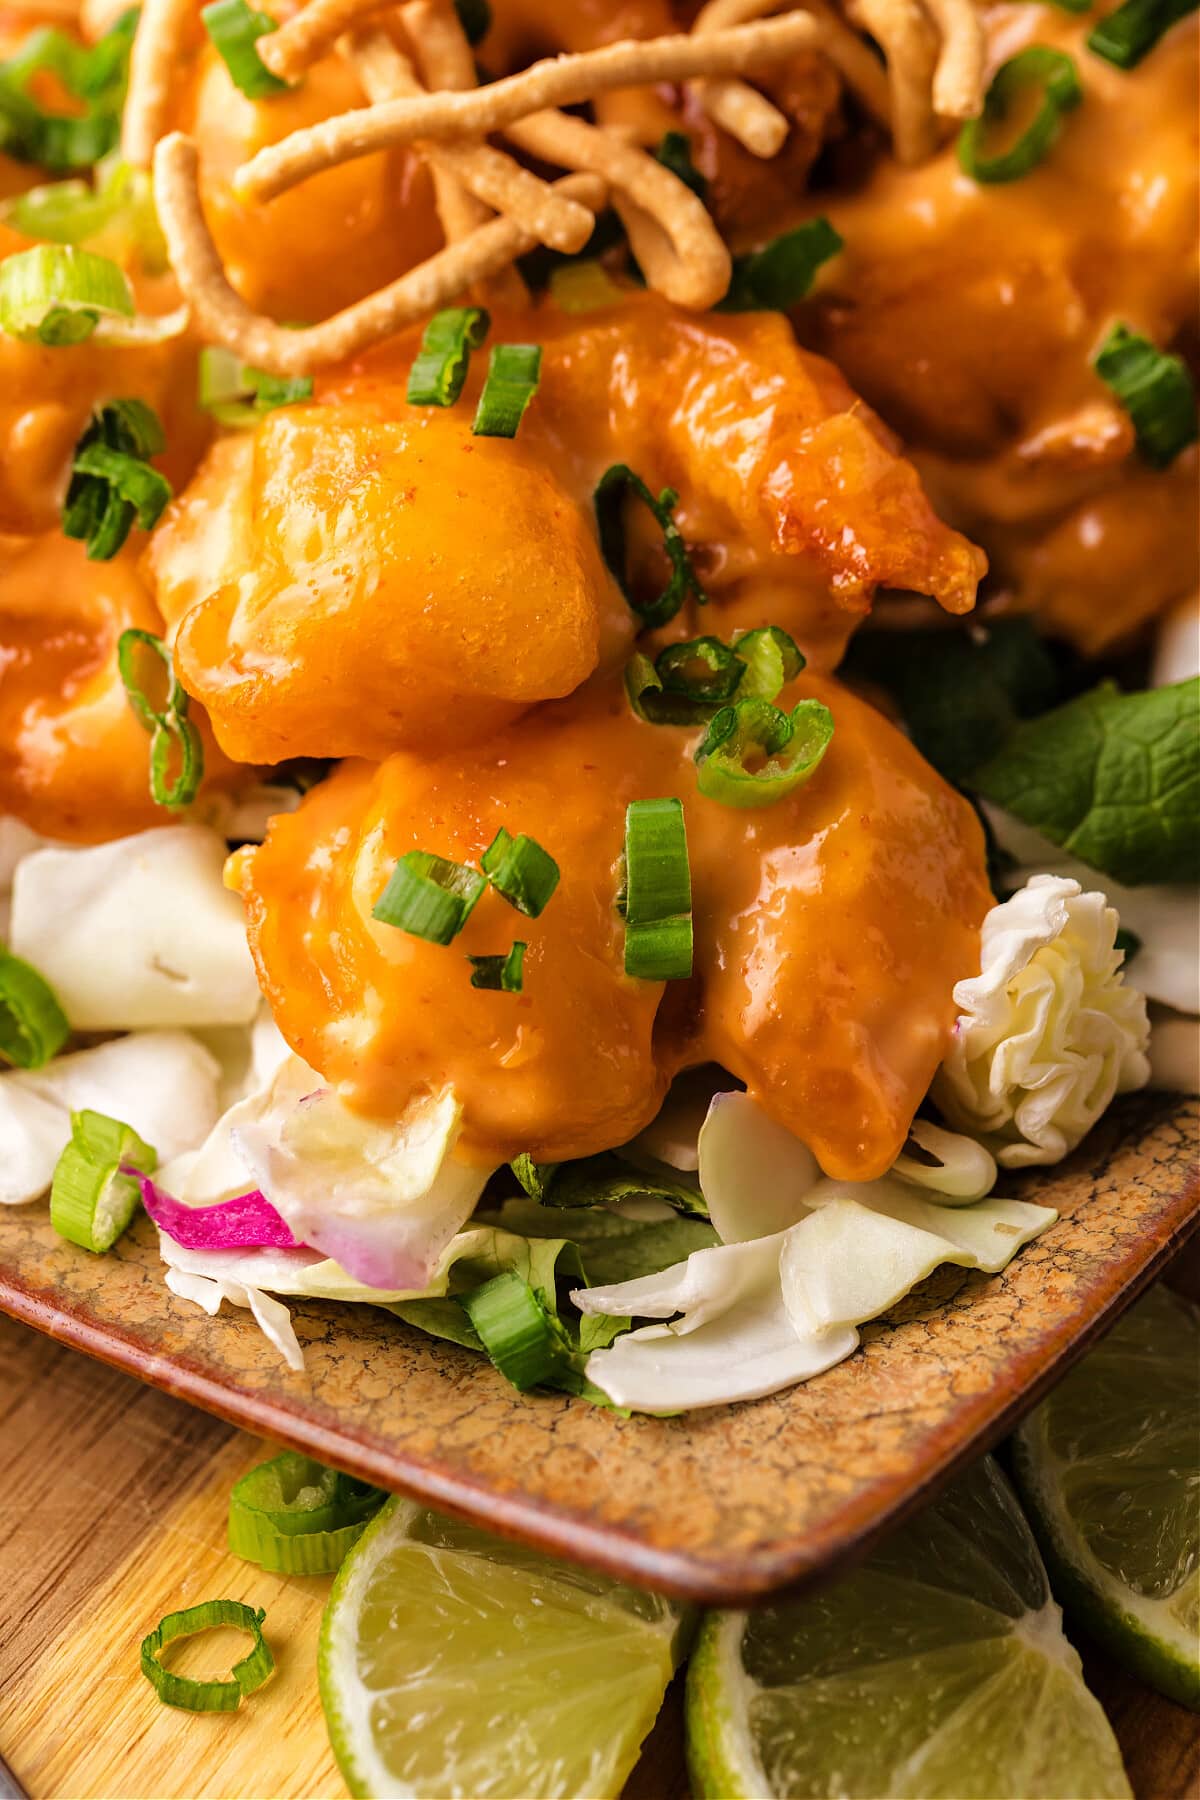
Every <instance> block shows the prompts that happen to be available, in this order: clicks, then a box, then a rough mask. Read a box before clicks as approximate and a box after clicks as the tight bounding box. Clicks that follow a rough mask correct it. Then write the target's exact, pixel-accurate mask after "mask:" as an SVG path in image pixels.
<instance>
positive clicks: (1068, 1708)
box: [687, 1458, 1130, 1800]
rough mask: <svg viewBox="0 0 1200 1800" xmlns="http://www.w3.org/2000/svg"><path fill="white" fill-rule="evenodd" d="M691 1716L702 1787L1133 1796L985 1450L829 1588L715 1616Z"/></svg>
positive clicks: (694, 1674)
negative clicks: (949, 1485)
mask: <svg viewBox="0 0 1200 1800" xmlns="http://www.w3.org/2000/svg"><path fill="white" fill-rule="evenodd" d="M687 1726H688V1763H689V1767H690V1770H691V1776H692V1787H693V1792H694V1793H695V1795H696V1796H697V1800H714V1797H716V1796H720V1797H721V1800H735V1797H739V1796H754V1797H755V1800H763V1797H766V1796H770V1797H771V1800H782V1797H783V1796H801V1795H813V1796H817V1795H819V1796H832V1795H837V1796H844V1797H846V1800H857V1797H858V1796H864V1797H869V1800H884V1797H885V1796H887V1797H890V1796H900V1795H911V1796H915V1797H918V1800H942V1796H952V1797H953V1800H973V1797H975V1796H979V1797H981V1800H1007V1797H1008V1796H1012V1797H1013V1800H1034V1797H1036V1800H1052V1797H1054V1796H1073V1797H1086V1800H1107V1797H1108V1796H1110V1795H1128V1794H1129V1792H1130V1789H1129V1783H1128V1782H1127V1780H1126V1778H1125V1771H1124V1769H1123V1767H1122V1765H1121V1756H1120V1752H1119V1751H1118V1749H1117V1745H1116V1741H1115V1739H1114V1738H1113V1734H1112V1731H1111V1730H1110V1728H1109V1725H1108V1721H1107V1720H1106V1719H1105V1717H1104V1714H1103V1713H1102V1712H1101V1710H1100V1707H1099V1705H1098V1704H1097V1702H1096V1701H1095V1700H1094V1699H1093V1697H1092V1695H1091V1694H1089V1692H1088V1690H1087V1688H1086V1687H1085V1686H1084V1684H1083V1677H1082V1674H1081V1671H1080V1665H1079V1658H1078V1657H1077V1656H1076V1654H1075V1652H1074V1650H1072V1648H1071V1646H1070V1645H1069V1644H1068V1643H1067V1641H1066V1639H1065V1638H1064V1636H1063V1634H1062V1629H1061V1625H1060V1621H1059V1612H1058V1608H1057V1607H1056V1606H1055V1604H1054V1602H1053V1600H1052V1599H1051V1598H1050V1592H1049V1588H1048V1586H1047V1583H1046V1574H1045V1570H1044V1569H1043V1567H1042V1564H1041V1559H1040V1558H1039V1556H1038V1553H1037V1547H1036V1545H1035V1544H1034V1541H1033V1538H1032V1536H1031V1535H1030V1531H1029V1527H1028V1526H1027V1525H1026V1523H1025V1521H1024V1519H1023V1517H1022V1515H1021V1512H1020V1509H1019V1507H1018V1506H1017V1503H1016V1500H1015V1499H1014V1497H1013V1494H1012V1491H1011V1489H1010V1488H1009V1486H1008V1484H1007V1482H1006V1481H1005V1479H1004V1477H1003V1476H1002V1475H1001V1473H1000V1471H999V1469H998V1467H997V1466H996V1464H995V1463H994V1462H993V1461H992V1460H991V1459H990V1458H985V1459H984V1460H983V1461H982V1462H980V1463H978V1464H977V1465H976V1466H975V1467H974V1468H973V1469H972V1470H971V1471H969V1473H968V1474H967V1475H965V1476H964V1477H963V1478H962V1479H961V1480H960V1481H958V1482H957V1483H955V1485H954V1486H953V1487H952V1488H951V1489H950V1490H949V1491H948V1492H947V1494H946V1495H945V1496H944V1497H943V1498H942V1499H941V1500H939V1501H938V1503H937V1504H936V1505H935V1506H932V1507H930V1508H928V1509H927V1510H926V1511H925V1512H924V1513H922V1514H920V1515H919V1517H918V1518H917V1519H915V1520H914V1521H913V1522H912V1523H911V1524H909V1525H906V1526H903V1527H902V1528H901V1529H900V1530H899V1531H898V1532H897V1533H896V1534H895V1535H894V1536H893V1537H891V1538H889V1540H888V1541H887V1543H886V1544H885V1545H884V1547H883V1549H882V1550H879V1551H877V1552H876V1553H875V1555H874V1556H872V1557H871V1559H870V1560H869V1561H868V1562H867V1563H866V1564H864V1565H863V1567H862V1568H860V1569H857V1570H855V1572H854V1573H853V1574H851V1575H848V1576H846V1577H845V1578H844V1579H843V1580H841V1581H839V1582H837V1583H836V1584H835V1585H834V1586H832V1587H829V1588H827V1589H824V1590H823V1591H821V1592H818V1593H816V1594H814V1595H812V1597H811V1598H804V1599H800V1600H793V1601H789V1602H782V1603H777V1604H771V1605H768V1606H764V1607H762V1608H760V1609H758V1610H756V1611H754V1612H751V1613H742V1612H734V1613H731V1612H727V1613H710V1614H709V1615H708V1617H707V1618H706V1619H705V1622H704V1624H703V1626H702V1628H701V1631H700V1637H699V1640H698V1643H697V1646H696V1650H695V1653H694V1655H693V1657H692V1661H691V1665H690V1667H689V1669H688V1683H687Z"/></svg>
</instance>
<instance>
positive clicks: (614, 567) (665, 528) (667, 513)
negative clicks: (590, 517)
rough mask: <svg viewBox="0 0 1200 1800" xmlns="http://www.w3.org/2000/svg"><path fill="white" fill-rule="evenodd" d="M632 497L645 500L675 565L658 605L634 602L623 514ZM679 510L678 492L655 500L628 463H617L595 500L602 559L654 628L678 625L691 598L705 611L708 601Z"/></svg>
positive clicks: (602, 481)
mask: <svg viewBox="0 0 1200 1800" xmlns="http://www.w3.org/2000/svg"><path fill="white" fill-rule="evenodd" d="M630 494H632V495H633V497H634V499H636V500H640V501H641V503H642V505H643V506H644V507H646V508H647V509H648V511H649V512H650V513H652V514H653V516H654V518H655V519H656V520H657V522H658V525H659V527H660V529H661V531H662V534H663V549H664V550H665V551H666V553H667V557H668V559H669V561H670V564H671V578H670V580H669V581H668V582H667V585H666V587H665V588H664V589H663V591H662V593H661V594H659V595H658V596H657V597H656V598H655V599H653V600H649V601H640V600H636V599H635V598H634V596H633V592H632V590H631V589H630V586H629V578H628V576H627V574H626V568H625V563H626V557H625V520H624V508H625V500H626V497H627V495H630ZM678 504H679V495H678V494H677V493H676V492H675V490H674V488H663V490H662V492H661V493H660V494H659V496H658V499H657V500H656V499H655V498H654V495H653V494H652V493H651V492H650V489H649V488H648V487H647V486H646V483H645V482H644V481H643V480H642V478H641V476H640V475H635V474H634V472H633V470H632V469H631V468H629V466H628V465H627V464H626V463H613V465H612V467H611V468H608V469H606V470H605V471H604V473H603V475H602V476H601V477H600V479H599V481H598V482H597V483H596V488H595V492H594V493H593V495H592V505H593V506H594V507H595V510H596V527H597V531H598V533H599V537H600V554H601V555H602V556H603V558H604V560H605V562H606V564H607V565H608V569H609V573H610V574H611V575H612V577H613V579H614V581H615V582H616V583H617V586H618V587H619V588H620V590H621V592H622V593H623V594H624V596H625V598H626V600H627V601H628V603H629V606H630V608H631V609H632V610H633V611H634V612H635V613H636V614H637V615H638V617H639V619H641V621H642V624H643V625H645V626H648V627H651V628H653V627H654V626H657V625H665V624H667V622H668V621H669V620H671V619H673V618H674V617H675V614H676V613H677V612H678V611H679V609H680V607H681V606H682V605H683V603H684V601H685V600H686V599H687V597H688V595H689V593H690V594H691V595H692V596H693V598H694V599H695V601H696V603H697V605H699V606H703V605H704V604H705V603H706V602H707V599H708V596H707V594H706V593H705V592H704V589H703V588H702V587H701V585H700V582H699V581H698V579H697V577H696V574H695V571H694V570H693V568H692V564H691V559H690V557H689V555H688V548H687V545H686V544H685V543H684V541H683V537H682V535H681V533H680V530H679V527H678V525H676V523H675V518H674V509H675V507H676V506H677V505H678Z"/></svg>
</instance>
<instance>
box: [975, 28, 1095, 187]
mask: <svg viewBox="0 0 1200 1800" xmlns="http://www.w3.org/2000/svg"><path fill="white" fill-rule="evenodd" d="M1035 85H1040V86H1041V88H1042V90H1043V91H1042V102H1041V105H1040V106H1039V107H1038V110H1037V113H1036V114H1035V115H1034V117H1033V119H1032V120H1031V122H1030V123H1029V124H1028V125H1027V126H1026V128H1025V130H1024V131H1023V132H1022V133H1021V135H1020V137H1019V138H1018V139H1017V141H1016V143H1015V144H1011V145H1010V146H1009V148H1008V149H1007V150H1000V151H997V153H996V154H995V155H994V156H988V155H986V154H985V152H984V149H983V140H984V136H985V134H986V132H987V130H988V128H989V126H994V125H996V124H998V123H1000V122H1002V121H1003V120H1004V119H1005V118H1006V116H1007V114H1008V112H1009V109H1010V107H1011V106H1012V103H1013V101H1014V100H1015V99H1016V98H1017V97H1018V96H1019V95H1020V94H1021V93H1022V92H1023V91H1024V89H1025V88H1027V87H1031V86H1035ZM1082 99H1083V85H1082V83H1081V82H1080V79H1079V71H1078V70H1077V69H1076V67H1075V62H1074V59H1073V58H1072V57H1070V56H1068V55H1067V53H1066V51H1065V50H1052V49H1050V48H1049V46H1048V45H1046V44H1030V45H1029V46H1028V47H1027V48H1026V49H1024V50H1019V51H1018V52H1017V54H1016V56H1010V57H1009V59H1008V61H1007V62H1006V63H1002V64H1001V66H1000V68H999V69H997V71H996V73H995V75H994V76H993V77H992V85H991V86H990V87H989V89H988V91H987V93H986V94H985V95H984V100H983V111H982V112H981V113H980V115H979V117H978V118H977V119H968V120H967V122H966V124H965V125H964V126H963V128H962V130H961V131H960V132H959V134H958V161H959V167H960V168H961V169H962V170H963V172H964V174H967V175H969V176H970V177H971V179H972V180H973V181H978V182H984V183H990V182H999V181H1017V180H1018V179H1019V178H1020V177H1021V176H1022V175H1028V174H1029V172H1030V170H1031V169H1035V168H1036V167H1037V166H1038V164H1039V163H1040V162H1044V161H1045V159H1046V157H1047V156H1048V155H1049V153H1050V150H1051V148H1052V146H1053V144H1054V141H1055V139H1056V138H1057V136H1058V133H1059V130H1060V128H1061V126H1062V121H1063V115H1064V113H1067V112H1069V111H1070V110H1071V109H1072V107H1076V106H1078V105H1079V102H1080V101H1081V100H1082Z"/></svg>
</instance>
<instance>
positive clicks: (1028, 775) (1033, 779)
mask: <svg viewBox="0 0 1200 1800" xmlns="http://www.w3.org/2000/svg"><path fill="white" fill-rule="evenodd" d="M971 785H972V786H973V787H974V788H976V789H977V790H978V792H979V793H981V794H983V795H984V796H985V797H986V798H987V799H989V800H993V801H995V803H996V804H997V805H998V806H1002V807H1004V808H1005V810H1006V811H1008V812H1010V813H1013V814H1014V815H1015V816H1016V817H1017V818H1018V819H1021V820H1023V821H1024V823H1025V824H1026V825H1032V826H1033V827H1034V829H1035V830H1037V831H1040V832H1041V833H1042V835H1043V836H1044V837H1048V838H1049V839H1050V840H1051V842H1052V843H1055V844H1061V845H1062V847H1063V848H1064V849H1065V850H1069V851H1070V852H1071V854H1072V855H1073V856H1078V857H1079V858H1080V859H1081V860H1082V861H1083V862H1086V863H1089V864H1090V865H1091V867H1092V868H1094V869H1099V870H1101V871H1102V873H1104V874H1106V875H1111V876H1112V877H1113V879H1114V880H1115V881H1119V882H1121V883H1122V884H1123V885H1124V886H1126V887H1135V886H1137V885H1138V884H1139V883H1142V882H1180V881H1196V880H1200V678H1194V679H1193V680H1191V681H1182V682H1179V683H1178V684H1177V685H1176V686H1174V687H1165V688H1152V689H1150V690H1149V691H1148V692H1146V693H1140V694H1123V693H1121V692H1120V690H1119V689H1118V688H1117V687H1116V686H1115V684H1114V683H1113V682H1111V681H1106V682H1102V683H1101V684H1100V686H1099V687H1096V688H1093V689H1092V690H1091V692H1090V693H1087V694H1081V695H1080V696H1079V697H1078V699H1075V700H1071V701H1069V702H1068V703H1067V705H1066V706H1060V707H1058V708H1057V709H1056V710H1055V711H1054V712H1049V713H1045V714H1043V716H1042V717H1041V718H1039V719H1032V720H1028V721H1026V722H1024V723H1021V724H1019V725H1017V727H1016V729H1015V730H1014V731H1013V733H1012V735H1011V737H1010V738H1009V740H1008V742H1007V744H1006V745H1005V746H1004V748H1003V749H1001V750H1000V751H999V753H998V754H996V755H994V756H992V757H991V759H990V760H989V761H987V762H985V763H984V765H983V766H982V768H980V769H977V770H976V771H975V772H974V774H973V776H972V778H971Z"/></svg>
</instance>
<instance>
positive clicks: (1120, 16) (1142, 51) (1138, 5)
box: [1087, 0, 1197, 69]
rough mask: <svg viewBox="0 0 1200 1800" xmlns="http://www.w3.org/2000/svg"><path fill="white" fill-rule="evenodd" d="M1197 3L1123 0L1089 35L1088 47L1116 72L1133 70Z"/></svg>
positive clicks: (1175, 0) (1192, 11)
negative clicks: (1116, 69)
mask: <svg viewBox="0 0 1200 1800" xmlns="http://www.w3.org/2000/svg"><path fill="white" fill-rule="evenodd" d="M1196 5H1197V0H1125V5H1124V6H1118V7H1117V9H1116V11H1115V12H1110V13H1109V15H1108V17H1107V18H1106V19H1101V21H1100V23H1099V24H1098V25H1097V26H1095V27H1094V29H1093V30H1092V31H1091V32H1089V33H1088V39H1087V47H1088V49H1089V50H1090V51H1091V52H1092V54H1093V55H1094V56H1102V57H1103V58H1104V60H1105V62H1110V63H1112V64H1114V65H1115V67H1116V68H1118V69H1135V68H1136V67H1137V65H1138V64H1139V63H1140V62H1141V60H1142V58H1143V57H1144V56H1147V55H1149V53H1150V51H1151V50H1153V48H1154V46H1155V45H1156V44H1157V43H1158V42H1159V40H1160V39H1161V38H1163V37H1165V36H1166V34H1167V32H1168V31H1170V29H1171V27H1172V25H1177V24H1178V23H1179V21H1180V19H1186V18H1187V16H1188V14H1189V13H1194V12H1195V10H1196Z"/></svg>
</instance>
